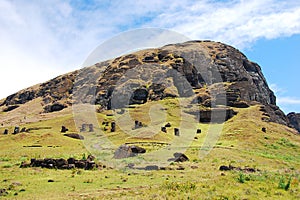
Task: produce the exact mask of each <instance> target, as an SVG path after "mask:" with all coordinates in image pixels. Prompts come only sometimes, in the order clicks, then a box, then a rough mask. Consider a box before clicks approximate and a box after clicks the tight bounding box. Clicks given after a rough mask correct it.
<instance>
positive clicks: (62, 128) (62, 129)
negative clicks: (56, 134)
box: [60, 126, 69, 133]
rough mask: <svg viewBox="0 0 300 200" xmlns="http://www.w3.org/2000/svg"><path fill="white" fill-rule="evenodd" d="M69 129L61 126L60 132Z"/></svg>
mask: <svg viewBox="0 0 300 200" xmlns="http://www.w3.org/2000/svg"><path fill="white" fill-rule="evenodd" d="M68 130H69V129H67V128H66V127H65V126H61V130H60V132H62V133H65V132H67V131H68Z"/></svg>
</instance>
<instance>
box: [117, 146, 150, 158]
mask: <svg viewBox="0 0 300 200" xmlns="http://www.w3.org/2000/svg"><path fill="white" fill-rule="evenodd" d="M143 153H146V149H144V148H142V147H138V146H136V145H133V146H129V145H124V144H123V145H121V146H120V147H119V148H118V149H117V150H116V151H115V153H114V158H115V159H122V158H128V157H134V156H136V155H138V154H143Z"/></svg>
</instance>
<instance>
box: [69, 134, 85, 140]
mask: <svg viewBox="0 0 300 200" xmlns="http://www.w3.org/2000/svg"><path fill="white" fill-rule="evenodd" d="M64 136H67V137H70V138H74V139H78V140H84V137H83V136H82V135H79V134H78V133H66V134H64Z"/></svg>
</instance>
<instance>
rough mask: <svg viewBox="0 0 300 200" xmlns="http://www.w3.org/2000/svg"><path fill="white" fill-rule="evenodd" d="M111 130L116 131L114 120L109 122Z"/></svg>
mask: <svg viewBox="0 0 300 200" xmlns="http://www.w3.org/2000/svg"><path fill="white" fill-rule="evenodd" d="M110 131H111V132H115V131H116V122H111V129H110Z"/></svg>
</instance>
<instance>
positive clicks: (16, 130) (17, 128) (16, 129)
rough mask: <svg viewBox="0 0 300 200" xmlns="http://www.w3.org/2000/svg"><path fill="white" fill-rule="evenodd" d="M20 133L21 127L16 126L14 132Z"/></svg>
mask: <svg viewBox="0 0 300 200" xmlns="http://www.w3.org/2000/svg"><path fill="white" fill-rule="evenodd" d="M18 133H20V127H18V126H16V127H15V129H14V132H13V134H18Z"/></svg>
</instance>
